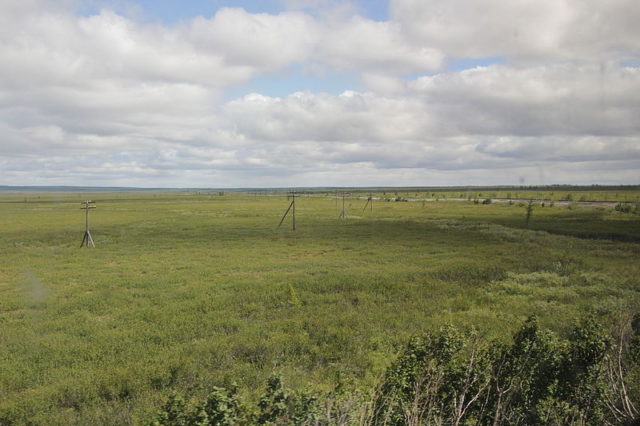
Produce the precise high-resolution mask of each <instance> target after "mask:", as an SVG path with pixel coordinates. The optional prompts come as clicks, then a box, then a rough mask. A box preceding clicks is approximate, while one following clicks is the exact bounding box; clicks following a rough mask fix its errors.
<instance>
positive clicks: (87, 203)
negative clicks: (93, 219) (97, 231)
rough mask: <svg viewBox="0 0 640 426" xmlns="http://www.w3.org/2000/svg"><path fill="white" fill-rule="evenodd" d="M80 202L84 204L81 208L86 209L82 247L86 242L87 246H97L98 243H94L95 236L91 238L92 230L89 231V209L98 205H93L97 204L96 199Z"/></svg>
mask: <svg viewBox="0 0 640 426" xmlns="http://www.w3.org/2000/svg"><path fill="white" fill-rule="evenodd" d="M80 204H84V207H80V209H81V210H84V212H85V215H84V224H85V225H84V226H85V227H84V236H83V237H82V243H80V247H82V246H84V245H85V244H86V246H87V247H89V245H91V247H93V248H95V247H96V245H95V244H94V243H93V238H91V232H89V210H91V209H95V208H96V206H92V204H95V201H91V200H87V201H83V202H82V203H80Z"/></svg>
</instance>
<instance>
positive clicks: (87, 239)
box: [80, 191, 373, 248]
mask: <svg viewBox="0 0 640 426" xmlns="http://www.w3.org/2000/svg"><path fill="white" fill-rule="evenodd" d="M346 196H347V193H345V192H343V193H342V211H341V212H340V216H339V218H340V219H346V217H347V209H346V207H345V198H346ZM297 197H298V195H297V194H296V192H295V191H291V192H290V193H289V195H288V197H287V198H291V203H289V207H287V210H285V212H284V214H283V215H282V218H281V219H280V223H278V228H280V227H281V226H282V223H283V222H284V220H285V219H286V218H287V215H288V214H289V213H291V229H292V230H293V231H295V230H296V198H297ZM337 203H338V191H336V207H337ZM80 204H82V205H83V206H82V207H80V209H81V210H84V211H85V229H84V235H83V236H82V243H80V247H85V246H86V247H93V248H95V246H96V245H95V243H94V242H93V238H92V237H91V231H90V230H89V210H91V209H95V208H96V206H95V205H94V204H95V201H91V200H86V201H83V202H82V203H80ZM367 207H369V208H370V210H371V211H373V196H372V194H369V197H368V198H367V203H366V204H365V205H364V208H363V209H362V212H363V213H364V211H365V210H366V209H367Z"/></svg>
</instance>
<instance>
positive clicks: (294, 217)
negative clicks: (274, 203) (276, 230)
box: [291, 191, 296, 231]
mask: <svg viewBox="0 0 640 426" xmlns="http://www.w3.org/2000/svg"><path fill="white" fill-rule="evenodd" d="M291 196H292V197H293V201H292V203H293V226H292V228H293V230H294V231H295V230H296V193H295V191H293V192H292V193H291Z"/></svg>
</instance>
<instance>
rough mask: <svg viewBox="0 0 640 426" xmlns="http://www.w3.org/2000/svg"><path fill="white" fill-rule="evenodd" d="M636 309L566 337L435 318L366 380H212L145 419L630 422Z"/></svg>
mask: <svg viewBox="0 0 640 426" xmlns="http://www.w3.org/2000/svg"><path fill="white" fill-rule="evenodd" d="M639 422H640V315H638V314H636V315H635V316H634V317H633V318H629V319H628V320H627V321H625V322H623V323H621V324H620V325H619V326H618V327H617V328H616V329H615V330H614V331H613V332H607V331H606V329H605V328H604V327H603V326H602V325H600V324H598V323H597V322H596V321H594V320H593V319H586V320H584V321H582V322H581V323H580V324H579V325H577V326H576V327H575V328H574V329H573V331H572V332H571V333H570V334H569V335H568V336H567V337H566V338H561V337H559V336H558V335H557V334H555V333H552V332H550V331H548V330H544V329H541V328H540V327H539V325H538V322H537V320H536V319H535V317H531V318H530V319H529V320H527V321H526V322H525V323H524V324H523V325H522V327H521V328H520V329H519V330H518V331H517V332H516V333H515V334H514V335H513V339H512V341H511V342H510V343H509V344H504V343H501V342H496V341H488V340H486V339H484V338H483V337H482V336H481V335H479V334H478V333H477V332H476V331H461V330H459V329H456V328H453V327H445V328H442V329H440V330H438V331H435V332H432V333H428V334H426V335H424V336H419V337H414V338H412V339H411V340H410V341H409V342H408V343H407V345H406V346H405V347H404V348H403V349H402V351H401V353H400V355H399V357H398V358H397V359H396V360H395V361H394V362H393V363H392V364H391V365H390V367H389V368H388V369H387V371H386V373H385V374H384V377H383V379H382V380H381V383H380V384H379V385H378V386H377V387H376V388H375V389H369V390H359V391H358V390H348V389H343V388H341V387H340V386H338V387H337V388H336V389H335V390H334V391H332V392H329V393H314V392H310V391H306V392H304V391H294V390H291V389H288V388H286V387H285V386H284V385H283V382H282V380H281V378H279V377H277V376H274V377H272V378H270V379H269V381H268V383H267V384H266V388H265V390H264V392H263V393H262V395H261V396H260V398H259V400H258V401H257V402H253V403H248V402H245V401H244V400H243V399H242V398H241V397H240V396H239V394H238V389H237V387H235V386H232V387H231V388H229V389H226V388H222V387H214V388H213V391H212V392H211V393H210V395H209V396H208V397H207V398H206V399H204V400H202V401H191V402H187V401H186V400H185V399H184V397H182V396H179V395H175V394H174V395H172V396H171V397H170V398H169V399H168V400H167V401H166V403H165V405H164V406H163V407H162V409H161V410H160V412H159V413H158V414H157V416H156V417H155V419H153V420H152V421H151V422H150V424H151V425H173V426H185V425H236V424H259V425H267V424H269V425H394V426H401V425H407V426H409V425H431V424H435V425H460V424H464V425H471V424H474V425H539V424H545V425H625V424H626V425H637V424H639Z"/></svg>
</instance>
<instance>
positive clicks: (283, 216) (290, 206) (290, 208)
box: [278, 192, 296, 231]
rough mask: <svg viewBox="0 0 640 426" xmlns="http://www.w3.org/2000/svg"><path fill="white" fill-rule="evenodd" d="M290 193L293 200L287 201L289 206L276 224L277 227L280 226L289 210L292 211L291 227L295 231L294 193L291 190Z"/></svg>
mask: <svg viewBox="0 0 640 426" xmlns="http://www.w3.org/2000/svg"><path fill="white" fill-rule="evenodd" d="M291 195H292V197H293V200H291V203H289V207H287V210H286V211H285V212H284V214H283V215H282V219H280V223H279V224H278V228H280V226H282V222H284V220H285V218H286V217H287V215H288V214H289V211H291V212H292V216H293V217H292V219H293V225H292V228H293V230H294V231H295V230H296V193H295V192H292V194H291Z"/></svg>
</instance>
